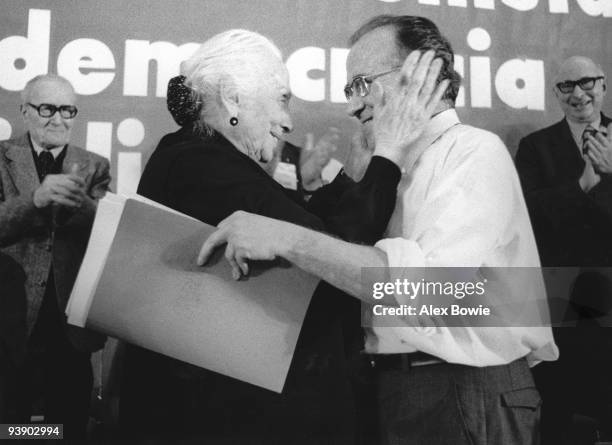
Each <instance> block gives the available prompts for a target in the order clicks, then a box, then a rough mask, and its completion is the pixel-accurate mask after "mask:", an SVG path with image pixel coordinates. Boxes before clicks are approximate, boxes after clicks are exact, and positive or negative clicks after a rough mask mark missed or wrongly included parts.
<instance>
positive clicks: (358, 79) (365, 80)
mask: <svg viewBox="0 0 612 445" xmlns="http://www.w3.org/2000/svg"><path fill="white" fill-rule="evenodd" d="M400 68H401V67H399V66H398V67H396V68H393V69H392V70H389V71H385V72H382V73H377V74H370V75H369V76H355V77H353V80H351V83H348V84H346V86H345V87H344V95H345V96H346V100H351V97H353V95H354V94H356V95H357V96H359V97H365V96H367V95H368V94H370V85H371V84H372V82H374V81H375V80H376V79H378V78H379V77H381V76H384V75H386V74H390V73H392V72H394V71H398V70H399V69H400Z"/></svg>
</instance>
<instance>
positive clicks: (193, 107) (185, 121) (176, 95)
mask: <svg viewBox="0 0 612 445" xmlns="http://www.w3.org/2000/svg"><path fill="white" fill-rule="evenodd" d="M185 79H186V78H185V76H183V75H179V76H175V77H173V78H172V79H170V81H169V82H168V93H167V95H166V104H167V105H168V111H170V114H171V115H172V118H173V119H174V121H175V122H176V123H177V124H179V125H180V126H181V127H183V126H185V125H189V124H192V123H193V122H196V121H197V120H198V119H199V117H200V109H201V107H202V103H201V102H199V101H196V100H195V97H194V91H193V90H192V89H191V88H189V87H188V86H186V85H185V83H184V82H185Z"/></svg>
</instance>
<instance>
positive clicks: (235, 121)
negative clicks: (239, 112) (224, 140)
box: [230, 116, 238, 127]
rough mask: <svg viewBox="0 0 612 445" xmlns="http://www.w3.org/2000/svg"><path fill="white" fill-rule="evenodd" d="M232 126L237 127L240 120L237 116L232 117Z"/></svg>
mask: <svg viewBox="0 0 612 445" xmlns="http://www.w3.org/2000/svg"><path fill="white" fill-rule="evenodd" d="M230 125H231V126H232V127H235V126H236V125H238V118H237V117H235V116H234V117H232V118H230Z"/></svg>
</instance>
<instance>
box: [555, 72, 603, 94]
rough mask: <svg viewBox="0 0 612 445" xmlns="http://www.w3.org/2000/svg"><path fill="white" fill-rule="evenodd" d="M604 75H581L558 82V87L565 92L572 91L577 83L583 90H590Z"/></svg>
mask: <svg viewBox="0 0 612 445" xmlns="http://www.w3.org/2000/svg"><path fill="white" fill-rule="evenodd" d="M603 78H604V76H597V77H581V78H580V79H578V80H564V81H563V82H559V83H558V84H557V88H559V91H561V92H562V93H564V94H567V93H571V92H572V91H574V88H576V85H578V86H579V87H580V89H581V90H582V91H590V90H592V89H593V88H594V87H595V82H597V81H598V80H601V79H603Z"/></svg>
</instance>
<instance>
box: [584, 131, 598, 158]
mask: <svg viewBox="0 0 612 445" xmlns="http://www.w3.org/2000/svg"><path fill="white" fill-rule="evenodd" d="M596 134H597V130H596V129H595V128H593V126H591V124H589V125H587V126H586V128H585V129H584V131H583V132H582V154H583V155H586V154H587V152H588V151H589V147H588V146H587V144H586V143H587V141H588V140H589V138H588V135H591V136H593V137H595V135H596Z"/></svg>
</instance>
